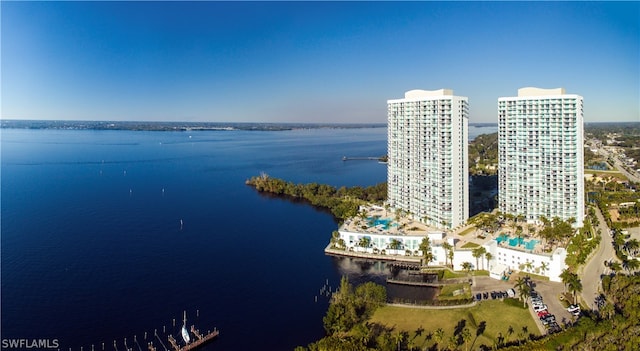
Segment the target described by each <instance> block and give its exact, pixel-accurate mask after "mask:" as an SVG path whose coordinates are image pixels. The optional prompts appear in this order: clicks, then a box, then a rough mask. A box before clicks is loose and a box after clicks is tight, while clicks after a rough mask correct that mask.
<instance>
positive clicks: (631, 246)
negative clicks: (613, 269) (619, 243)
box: [624, 239, 640, 256]
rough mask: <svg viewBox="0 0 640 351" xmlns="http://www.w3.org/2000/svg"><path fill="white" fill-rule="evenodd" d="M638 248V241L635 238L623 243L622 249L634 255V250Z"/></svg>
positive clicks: (639, 246)
mask: <svg viewBox="0 0 640 351" xmlns="http://www.w3.org/2000/svg"><path fill="white" fill-rule="evenodd" d="M638 248H640V241H638V240H637V239H631V240H629V241H627V242H626V243H624V249H625V251H627V254H629V255H634V256H635V251H636V250H638Z"/></svg>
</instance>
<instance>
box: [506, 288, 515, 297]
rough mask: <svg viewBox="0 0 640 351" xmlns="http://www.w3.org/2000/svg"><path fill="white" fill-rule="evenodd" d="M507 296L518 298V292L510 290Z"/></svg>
mask: <svg viewBox="0 0 640 351" xmlns="http://www.w3.org/2000/svg"><path fill="white" fill-rule="evenodd" d="M507 296H509V297H516V291H515V290H513V289H509V290H507Z"/></svg>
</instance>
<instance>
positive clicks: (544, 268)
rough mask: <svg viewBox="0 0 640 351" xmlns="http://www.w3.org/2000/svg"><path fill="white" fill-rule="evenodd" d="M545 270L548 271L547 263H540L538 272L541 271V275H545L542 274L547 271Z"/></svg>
mask: <svg viewBox="0 0 640 351" xmlns="http://www.w3.org/2000/svg"><path fill="white" fill-rule="evenodd" d="M547 269H549V264H548V263H547V262H544V261H543V262H542V263H540V270H541V271H542V275H545V274H544V273H545V272H546V271H547Z"/></svg>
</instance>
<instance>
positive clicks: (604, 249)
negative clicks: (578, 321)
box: [580, 208, 619, 309]
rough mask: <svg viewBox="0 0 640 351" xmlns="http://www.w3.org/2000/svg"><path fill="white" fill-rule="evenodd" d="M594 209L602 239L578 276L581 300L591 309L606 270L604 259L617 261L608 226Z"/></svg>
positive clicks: (598, 211) (597, 210) (593, 307)
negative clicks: (580, 285)
mask: <svg viewBox="0 0 640 351" xmlns="http://www.w3.org/2000/svg"><path fill="white" fill-rule="evenodd" d="M595 210H596V216H597V218H598V226H597V228H598V229H600V232H601V233H602V234H601V237H602V239H601V240H600V245H598V248H597V249H596V252H595V253H594V254H592V255H591V257H590V258H589V261H588V262H587V263H586V264H585V265H584V267H583V268H582V274H581V277H580V278H581V280H582V294H581V295H582V300H583V301H584V302H585V303H586V304H587V305H588V306H589V308H591V309H596V305H595V298H596V296H598V295H599V293H600V279H601V277H602V275H603V274H605V273H606V271H607V268H606V267H605V266H604V261H609V260H613V261H616V262H619V260H618V258H617V257H616V253H615V250H614V249H613V244H612V241H613V239H612V238H611V232H610V230H609V227H607V224H606V222H605V220H604V217H603V216H602V213H601V212H600V209H598V208H596V209H595Z"/></svg>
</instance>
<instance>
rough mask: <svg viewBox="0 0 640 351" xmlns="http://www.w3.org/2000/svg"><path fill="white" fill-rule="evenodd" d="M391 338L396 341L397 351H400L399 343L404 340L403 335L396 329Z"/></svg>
mask: <svg viewBox="0 0 640 351" xmlns="http://www.w3.org/2000/svg"><path fill="white" fill-rule="evenodd" d="M393 340H394V341H395V342H396V345H398V351H400V343H401V342H402V341H403V340H404V335H403V334H402V333H401V332H400V331H397V332H396V333H395V334H393Z"/></svg>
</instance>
